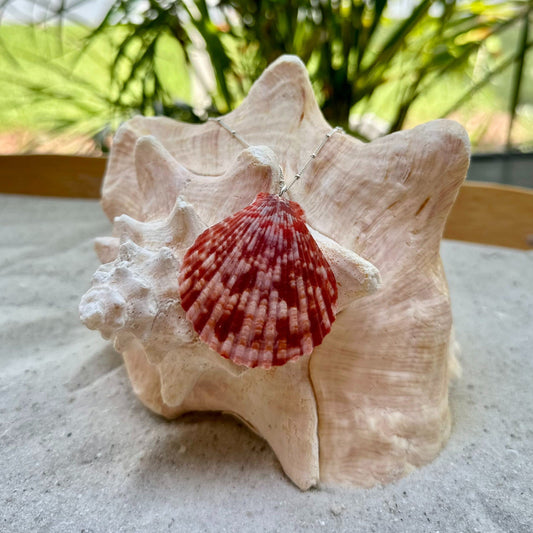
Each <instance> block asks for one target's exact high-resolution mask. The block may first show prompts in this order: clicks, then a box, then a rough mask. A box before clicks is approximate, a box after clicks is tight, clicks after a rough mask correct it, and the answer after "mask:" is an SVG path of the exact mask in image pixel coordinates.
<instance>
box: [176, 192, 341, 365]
mask: <svg viewBox="0 0 533 533" xmlns="http://www.w3.org/2000/svg"><path fill="white" fill-rule="evenodd" d="M179 285H180V295H181V303H182V306H183V308H184V310H185V311H186V313H187V318H188V319H189V320H190V321H191V322H192V324H193V327H194V329H195V330H196V332H197V333H198V334H199V336H200V338H201V339H202V340H203V341H204V342H205V343H206V344H207V345H208V346H209V347H210V348H212V349H213V350H215V351H217V352H218V353H219V354H220V355H222V356H223V357H226V358H228V359H231V360H232V361H233V362H235V363H237V364H240V365H245V366H248V367H255V366H260V367H264V368H269V367H271V366H279V365H283V364H285V363H287V362H288V361H290V360H291V359H295V358H297V357H300V356H302V355H308V354H310V353H311V352H312V351H313V348H314V347H315V346H318V345H319V344H320V343H321V342H322V340H323V338H324V337H325V336H326V335H327V334H328V333H329V331H330V329H331V325H332V323H333V321H334V320H335V312H336V302H337V285H336V281H335V276H334V275H333V272H332V270H331V268H330V266H329V264H328V262H327V261H326V259H325V258H324V256H323V255H322V252H321V251H320V249H319V247H318V245H317V244H316V242H315V240H314V239H313V237H312V236H311V234H310V233H309V230H308V229H307V226H306V224H305V217H304V212H303V210H302V208H301V207H300V206H299V205H298V204H297V203H296V202H291V201H289V200H285V199H283V198H281V197H279V196H278V195H275V194H267V193H260V194H258V195H257V197H256V199H255V200H254V202H253V203H252V204H250V205H249V206H247V207H245V208H244V209H242V210H241V211H239V212H237V213H235V214H234V215H232V216H230V217H228V218H226V219H224V220H223V221H222V222H220V223H218V224H215V225H214V226H211V227H210V228H208V229H207V230H205V231H204V232H203V233H202V234H201V235H200V236H199V237H198V238H197V240H196V242H195V243H194V244H193V246H192V247H191V248H190V249H189V250H188V251H187V253H186V255H185V257H184V260H183V264H182V267H181V270H180V274H179Z"/></svg>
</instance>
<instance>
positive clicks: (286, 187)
mask: <svg viewBox="0 0 533 533" xmlns="http://www.w3.org/2000/svg"><path fill="white" fill-rule="evenodd" d="M208 120H211V121H213V122H216V123H217V124H219V125H220V126H221V127H222V128H224V129H225V130H226V131H227V132H229V133H230V134H231V135H232V136H233V137H235V139H237V140H238V141H239V142H240V143H241V144H243V145H244V146H246V148H249V147H250V146H251V145H250V144H249V143H248V142H246V140H245V139H244V138H243V137H242V136H241V135H240V134H239V133H238V132H237V131H236V130H234V129H233V128H231V127H230V126H228V125H227V124H226V123H225V122H224V121H223V120H222V119H221V118H220V117H216V118H209V119H208ZM335 133H344V130H343V129H342V128H341V127H340V126H337V127H335V128H332V129H331V130H330V131H328V133H326V135H325V136H324V138H323V139H322V142H321V143H320V144H319V145H318V146H317V147H316V148H315V150H314V152H313V153H312V154H311V155H310V157H309V159H308V160H307V161H306V162H305V164H304V166H303V167H302V168H301V169H300V170H299V171H298V172H297V173H296V174H295V175H294V178H293V179H292V181H291V182H290V183H289V184H288V185H285V184H284V176H283V170H282V169H281V166H280V170H281V184H280V191H279V195H280V196H282V195H283V194H284V193H286V192H287V191H288V190H289V189H290V188H291V187H292V186H293V185H294V184H295V183H296V182H297V181H298V180H299V179H300V178H301V177H302V174H303V173H304V172H305V169H306V168H307V167H308V166H309V165H310V164H311V162H312V161H313V160H315V159H316V158H317V156H318V154H319V153H320V151H321V150H322V148H324V146H325V145H326V143H327V142H328V141H329V139H330V137H332V136H333V135H334V134H335Z"/></svg>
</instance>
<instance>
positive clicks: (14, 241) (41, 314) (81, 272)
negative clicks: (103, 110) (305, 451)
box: [0, 196, 533, 533]
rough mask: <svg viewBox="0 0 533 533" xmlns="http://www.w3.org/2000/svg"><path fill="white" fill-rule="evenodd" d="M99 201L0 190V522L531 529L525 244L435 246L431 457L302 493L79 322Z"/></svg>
mask: <svg viewBox="0 0 533 533" xmlns="http://www.w3.org/2000/svg"><path fill="white" fill-rule="evenodd" d="M108 233H109V224H108V223H107V221H106V220H105V218H104V216H103V214H102V212H101V210H100V207H99V205H98V203H97V202H94V201H78V200H57V199H44V198H29V197H16V196H0V272H1V278H0V283H1V285H0V321H1V326H2V327H1V329H0V339H1V341H0V360H1V368H2V370H1V375H0V409H1V417H0V446H1V448H0V450H1V454H0V476H1V477H0V530H1V531H5V532H35V531H42V532H71V531H73V532H94V533H96V532H128V533H129V532H136V531H140V532H145V531H146V532H159V531H213V532H222V531H228V532H234V531H254V532H261V531H286V532H293V531H336V532H337V531H339V532H341V531H346V532H348V531H349V532H354V531H357V532H367V531H368V532H370V531H375V532H379V533H382V532H384V533H386V532H392V531H398V532H416V533H419V532H422V531H424V532H425V531H428V532H429V531H431V532H437V531H438V532H440V533H443V532H454V533H459V532H476V531H479V532H483V533H491V532H514V533H520V532H523V533H526V532H528V533H529V532H531V531H533V491H532V488H531V485H532V482H533V466H532V463H533V353H532V352H533V349H532V346H533V252H519V251H513V250H505V249H501V248H493V247H487V246H477V245H468V244H463V243H454V242H445V243H444V245H443V257H444V263H445V267H446V271H447V274H448V278H449V282H450V286H451V294H452V302H453V311H454V317H455V324H456V333H457V338H458V340H459V342H460V343H461V346H462V356H461V362H462V365H463V372H464V375H463V379H462V380H461V381H459V382H458V383H457V384H456V385H454V387H453V389H452V392H451V403H452V410H453V415H454V419H455V421H454V427H453V432H452V436H451V439H450V441H449V443H448V445H447V446H446V448H445V449H444V451H443V452H442V454H441V455H440V456H439V457H438V458H437V460H436V461H434V462H433V463H432V464H430V465H428V466H427V467H425V468H422V469H421V470H418V471H416V472H414V473H412V474H411V475H410V476H408V477H407V478H404V479H402V480H401V481H399V482H397V483H395V484H392V485H389V486H387V487H383V488H381V487H379V488H375V489H372V490H363V489H354V490H340V489H338V490H311V491H309V492H306V493H303V492H300V491H299V490H298V489H297V488H296V487H294V486H293V485H292V484H291V483H290V482H289V481H288V479H287V478H286V477H285V476H284V474H283V473H282V471H281V469H280V466H279V464H278V462H277V460H276V458H275V457H274V455H273V453H272V452H271V451H270V449H269V448H268V446H267V445H266V444H265V443H264V442H263V441H262V440H261V439H260V438H258V437H257V436H255V435H253V434H252V433H251V432H250V431H248V430H247V429H246V428H245V427H244V426H243V425H241V424H240V423H239V422H237V421H235V420H233V419H232V418H230V417H227V416H221V415H216V414H193V415H189V416H186V417H184V418H182V419H180V420H177V421H174V422H170V423H169V422H166V421H165V420H163V419H161V418H159V417H157V416H155V415H152V414H151V413H150V412H149V411H148V410H147V409H146V408H144V407H143V406H142V405H141V404H140V402H139V401H137V399H136V398H135V397H134V395H133V394H132V392H131V389H130V386H129V383H128V379H127V377H126V373H125V370H124V366H123V365H122V364H121V360H120V357H119V356H118V355H117V354H116V353H114V351H113V350H112V348H111V347H110V346H109V345H108V343H106V342H104V341H103V340H102V339H100V338H99V335H98V334H97V333H95V332H91V331H88V330H86V329H85V328H84V327H83V326H82V325H81V324H80V323H79V320H78V315H77V306H78V301H79V299H80V297H81V295H82V294H83V293H84V292H85V290H86V289H87V288H88V285H89V280H90V277H91V275H92V273H93V271H94V270H95V269H96V268H97V266H98V262H97V260H96V257H95V255H94V253H93V249H92V239H93V237H95V236H97V235H105V234H108Z"/></svg>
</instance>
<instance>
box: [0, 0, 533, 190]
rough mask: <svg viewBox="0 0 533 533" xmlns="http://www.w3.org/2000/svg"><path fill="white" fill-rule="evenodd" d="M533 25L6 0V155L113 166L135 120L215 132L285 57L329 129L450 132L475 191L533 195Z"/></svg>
mask: <svg viewBox="0 0 533 533" xmlns="http://www.w3.org/2000/svg"><path fill="white" fill-rule="evenodd" d="M532 20H533V1H532V0H516V1H507V2H504V1H494V0H493V1H466V0H463V1H453V0H445V1H439V2H435V1H420V0H418V1H414V0H396V1H388V2H387V1H379V0H366V1H359V0H330V1H326V0H305V1H304V0H270V1H264V0H260V1H248V0H231V1H225V0H209V1H207V0H182V1H179V2H170V1H165V0H131V1H127V0H115V1H113V0H0V95H1V96H0V154H14V153H61V154H84V155H102V154H105V153H106V152H108V151H109V149H110V146H111V143H112V136H113V132H114V131H116V129H117V128H118V126H119V125H120V124H121V122H123V121H125V120H127V119H128V118H129V117H131V116H133V115H135V114H139V113H140V114H143V115H165V116H169V117H173V118H176V119H179V120H185V121H189V122H201V121H204V120H206V118H207V116H216V115H218V114H223V113H226V112H228V111H229V110H231V109H233V108H235V107H236V106H238V105H239V103H240V101H241V100H242V99H243V97H244V96H245V95H246V94H247V92H248V90H249V88H250V86H251V85H252V83H253V82H254V80H255V79H256V78H257V77H258V76H259V75H260V74H261V72H262V70H263V69H264V68H265V67H266V66H267V65H268V64H269V63H271V62H272V61H273V60H275V59H276V58H277V57H278V56H280V55H281V54H285V53H289V54H296V55H298V56H299V57H300V58H301V59H302V60H303V61H304V63H305V64H306V65H307V69H308V72H309V75H310V78H311V81H312V84H313V88H314V91H315V94H316V97H317V100H318V102H319V104H320V106H321V108H322V111H323V113H324V115H325V117H326V119H327V120H328V121H329V122H330V123H331V124H332V125H339V126H342V127H343V128H345V129H346V130H347V131H349V132H350V133H352V134H353V135H355V136H357V137H359V138H361V139H363V140H372V139H374V138H376V137H379V136H381V135H385V134H387V133H390V132H393V131H397V130H400V129H403V128H410V127H413V126H415V125H417V124H420V123H422V122H426V121H428V120H431V119H435V118H442V117H447V118H453V119H455V120H458V121H459V122H460V123H461V124H462V125H463V126H464V127H465V128H466V129H467V131H468V133H469V135H470V139H471V142H472V145H473V150H474V152H475V154H476V155H475V156H474V158H473V159H474V160H473V163H474V164H473V168H472V169H471V176H470V177H471V178H474V179H476V177H477V176H476V175H475V174H476V172H477V171H476V168H478V171H479V173H480V175H479V179H484V180H485V181H499V182H504V183H513V184H517V185H526V186H533V53H532V52H531V47H532V45H533V31H530V30H531V22H532Z"/></svg>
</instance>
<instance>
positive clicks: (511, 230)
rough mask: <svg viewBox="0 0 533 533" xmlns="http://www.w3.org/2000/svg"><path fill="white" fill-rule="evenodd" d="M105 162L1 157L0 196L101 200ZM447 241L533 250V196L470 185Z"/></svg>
mask: <svg viewBox="0 0 533 533" xmlns="http://www.w3.org/2000/svg"><path fill="white" fill-rule="evenodd" d="M106 161H107V159H106V158H105V157H82V156H64V155H8V156H0V193H11V194H32V195H38V196H58V197H70V198H99V197H100V187H101V183H102V179H103V175H104V172H105V166H106ZM444 237H445V238H447V239H454V240H460V241H468V242H478V243H483V244H493V245H497V246H507V247H510V248H518V249H523V250H527V249H531V248H533V191H532V190H529V189H524V188H520V187H510V186H504V185H493V184H488V183H479V182H466V183H465V184H464V185H463V186H462V187H461V189H460V191H459V194H458V197H457V201H456V202H455V205H454V206H453V209H452V211H451V213H450V216H449V218H448V222H447V224H446V229H445V231H444Z"/></svg>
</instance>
